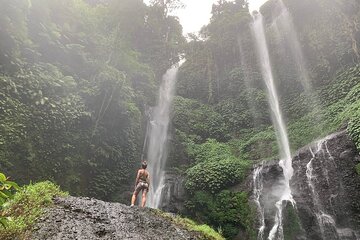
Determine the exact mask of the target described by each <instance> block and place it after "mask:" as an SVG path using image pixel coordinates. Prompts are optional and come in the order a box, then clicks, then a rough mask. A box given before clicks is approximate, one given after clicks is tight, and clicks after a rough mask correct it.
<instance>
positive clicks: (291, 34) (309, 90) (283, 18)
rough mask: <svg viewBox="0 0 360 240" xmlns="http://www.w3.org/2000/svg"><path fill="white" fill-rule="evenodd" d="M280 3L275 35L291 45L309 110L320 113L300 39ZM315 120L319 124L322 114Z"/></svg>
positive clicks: (289, 16)
mask: <svg viewBox="0 0 360 240" xmlns="http://www.w3.org/2000/svg"><path fill="white" fill-rule="evenodd" d="M278 2H279V5H278V6H279V8H280V14H279V16H278V17H277V18H276V19H275V20H274V22H273V25H274V27H275V33H276V34H277V35H279V38H284V39H285V41H286V43H287V45H289V48H290V52H291V54H292V58H293V60H294V66H295V67H296V74H297V77H298V79H299V80H300V83H301V85H302V87H303V89H304V93H305V95H306V99H307V102H308V103H307V108H308V109H309V110H312V111H316V112H317V113H319V112H320V109H319V107H320V101H319V98H318V96H317V95H316V93H315V91H314V89H313V86H312V83H311V78H310V75H309V72H308V70H307V67H306V61H305V57H304V54H303V51H302V49H301V45H300V41H299V37H298V35H297V32H296V31H295V25H294V23H293V19H292V17H291V15H290V12H289V10H288V9H287V7H286V6H285V4H284V2H283V0H278ZM315 118H316V119H315V120H316V121H317V122H321V114H315Z"/></svg>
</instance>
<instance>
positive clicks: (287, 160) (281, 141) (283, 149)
mask: <svg viewBox="0 0 360 240" xmlns="http://www.w3.org/2000/svg"><path fill="white" fill-rule="evenodd" d="M253 18H254V21H253V24H252V25H251V28H252V31H253V35H254V38H255V45H256V46H255V47H256V49H257V51H258V57H259V60H260V65H261V73H262V76H263V79H264V82H265V85H266V88H267V91H268V101H269V105H270V108H271V112H272V120H273V125H274V128H275V131H276V136H277V141H278V145H279V154H280V159H281V160H280V162H279V165H280V166H281V167H282V169H283V173H284V183H283V186H282V191H281V193H280V194H279V196H278V198H279V200H278V202H277V203H276V204H275V207H276V209H277V211H276V215H275V217H274V219H275V224H274V226H273V227H272V229H271V231H270V233H269V236H268V239H270V240H272V239H283V238H284V234H283V222H282V209H283V201H290V202H291V203H292V204H293V205H294V204H295V202H294V200H293V197H292V194H291V189H290V179H291V177H292V176H293V172H294V170H293V168H292V159H291V152H290V147H289V140H288V137H287V131H286V126H285V123H284V120H283V117H282V113H281V110H280V105H279V100H278V94H277V91H276V87H275V83H274V76H273V73H272V69H271V63H270V56H269V50H268V46H267V41H266V37H265V31H264V24H263V17H262V15H261V14H260V13H258V14H256V15H254V16H253ZM260 233H261V232H260V231H259V234H260ZM261 234H262V233H261Z"/></svg>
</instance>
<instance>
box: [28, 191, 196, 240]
mask: <svg viewBox="0 0 360 240" xmlns="http://www.w3.org/2000/svg"><path fill="white" fill-rule="evenodd" d="M54 202H55V206H54V207H53V208H50V209H47V210H46V213H45V214H44V216H43V217H42V218H41V219H39V221H38V223H37V224H36V226H35V228H34V232H33V235H32V237H31V239H34V240H44V239H47V240H67V239H74V240H75V239H76V240H92V239H106V240H110V239H121V240H126V239H138V240H150V239H174V240H177V239H179V240H180V239H200V236H199V235H198V234H197V233H194V232H189V231H187V230H186V229H184V228H182V227H180V226H177V225H176V224H174V223H172V222H171V221H170V220H168V219H165V218H163V217H161V216H159V215H158V214H156V213H155V211H153V210H151V209H147V208H145V209H143V208H138V207H130V206H126V205H123V204H120V203H107V202H103V201H100V200H96V199H91V198H76V197H67V198H57V199H55V200H54ZM201 239H203V238H201Z"/></svg>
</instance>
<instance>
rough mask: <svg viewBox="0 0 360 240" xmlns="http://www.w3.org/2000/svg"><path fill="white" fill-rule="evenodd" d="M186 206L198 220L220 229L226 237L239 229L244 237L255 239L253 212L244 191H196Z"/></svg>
mask: <svg viewBox="0 0 360 240" xmlns="http://www.w3.org/2000/svg"><path fill="white" fill-rule="evenodd" d="M186 206H187V209H188V211H189V212H190V213H193V214H194V216H196V218H197V219H198V220H199V221H203V222H206V223H208V224H210V225H211V226H213V227H214V228H218V229H221V231H222V232H223V234H224V236H225V237H226V238H228V239H231V238H233V237H235V236H236V235H237V234H238V232H239V230H241V231H242V232H243V237H244V238H245V236H247V239H255V232H254V230H253V223H254V222H253V221H254V212H253V210H252V209H251V207H250V205H249V200H248V195H247V194H246V193H245V192H238V193H233V192H230V191H227V190H224V191H221V192H220V193H217V194H215V195H212V194H210V193H208V192H204V191H196V192H195V194H194V195H193V197H192V198H191V199H190V200H189V201H188V202H187V204H186ZM224 206H226V207H224Z"/></svg>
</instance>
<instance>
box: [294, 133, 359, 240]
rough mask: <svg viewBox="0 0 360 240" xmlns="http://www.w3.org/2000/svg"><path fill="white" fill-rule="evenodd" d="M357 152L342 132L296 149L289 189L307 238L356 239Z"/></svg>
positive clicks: (357, 236) (357, 230)
mask: <svg viewBox="0 0 360 240" xmlns="http://www.w3.org/2000/svg"><path fill="white" fill-rule="evenodd" d="M359 162H360V156H359V152H358V151H357V149H356V146H355V144H354V143H353V142H352V141H351V139H350V137H349V136H348V135H347V134H346V132H345V131H343V132H339V133H335V134H333V135H330V136H327V137H326V138H324V139H322V140H319V141H317V142H315V143H313V144H311V145H309V146H306V147H304V148H302V149H300V150H299V151H298V152H297V153H296V155H295V156H294V158H293V167H294V169H295V172H294V176H293V179H292V181H291V188H292V192H293V196H294V199H295V200H296V206H297V210H298V216H299V218H300V221H301V224H302V227H303V229H304V230H305V232H306V233H307V238H308V239H314V240H316V239H329V240H331V239H351V240H352V239H354V240H355V239H359V238H360V235H359V233H360V176H358V175H357V173H356V171H355V165H356V164H358V163H359Z"/></svg>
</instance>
